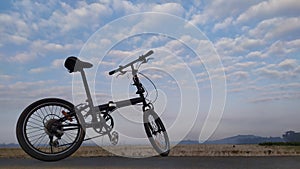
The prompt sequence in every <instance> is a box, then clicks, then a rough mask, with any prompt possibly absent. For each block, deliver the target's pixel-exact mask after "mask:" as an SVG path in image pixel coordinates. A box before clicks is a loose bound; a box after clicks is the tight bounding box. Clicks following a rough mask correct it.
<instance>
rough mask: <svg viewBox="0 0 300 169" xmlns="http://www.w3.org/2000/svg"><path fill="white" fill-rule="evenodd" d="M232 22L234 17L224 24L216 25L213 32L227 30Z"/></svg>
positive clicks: (227, 19)
mask: <svg viewBox="0 0 300 169" xmlns="http://www.w3.org/2000/svg"><path fill="white" fill-rule="evenodd" d="M232 21H233V18H232V17H228V18H226V19H225V20H224V21H223V22H220V23H216V24H215V26H214V28H213V31H214V32H215V31H218V30H222V29H225V28H227V27H228V26H229V25H231V24H232Z"/></svg>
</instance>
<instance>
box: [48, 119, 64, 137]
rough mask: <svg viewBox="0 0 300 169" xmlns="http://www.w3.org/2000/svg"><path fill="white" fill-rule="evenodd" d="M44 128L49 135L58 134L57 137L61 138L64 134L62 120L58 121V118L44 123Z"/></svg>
mask: <svg viewBox="0 0 300 169" xmlns="http://www.w3.org/2000/svg"><path fill="white" fill-rule="evenodd" d="M44 127H45V128H44V130H45V132H46V133H47V134H48V135H49V136H56V137H57V138H61V136H62V135H63V134H64V132H63V130H62V127H61V122H58V120H56V119H50V120H48V121H47V122H46V123H45V124H44Z"/></svg>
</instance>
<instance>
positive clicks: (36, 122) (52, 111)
mask: <svg viewBox="0 0 300 169" xmlns="http://www.w3.org/2000/svg"><path fill="white" fill-rule="evenodd" d="M71 111H74V106H73V104H72V103H70V102H67V101H65V100H62V99H57V98H49V99H42V100H39V101H36V102H34V103H32V104H31V105H29V106H28V107H27V108H26V109H25V110H24V111H23V112H22V114H21V116H20V117H19V120H18V123H17V128H16V134H17V139H18V142H19V144H20V146H21V147H22V149H23V150H24V151H25V152H26V153H27V154H29V155H30V156H31V157H33V158H36V159H38V160H42V161H57V160H61V159H63V158H66V157H68V156H70V155H71V154H72V153H74V152H75V151H76V150H77V149H78V148H79V147H80V145H81V143H82V141H83V139H84V136H85V132H84V130H83V128H82V127H81V125H80V123H79V118H80V117H78V116H77V115H75V116H74V117H68V118H66V120H64V121H62V120H61V119H62V118H63V117H64V116H65V114H66V113H68V112H71Z"/></svg>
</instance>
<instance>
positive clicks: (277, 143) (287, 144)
mask: <svg viewBox="0 0 300 169" xmlns="http://www.w3.org/2000/svg"><path fill="white" fill-rule="evenodd" d="M258 145H260V146H300V142H264V143H259V144H258Z"/></svg>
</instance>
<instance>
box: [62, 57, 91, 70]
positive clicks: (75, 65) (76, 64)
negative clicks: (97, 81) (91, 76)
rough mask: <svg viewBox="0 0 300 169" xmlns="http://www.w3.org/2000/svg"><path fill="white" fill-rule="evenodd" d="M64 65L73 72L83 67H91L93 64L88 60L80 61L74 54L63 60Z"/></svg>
mask: <svg viewBox="0 0 300 169" xmlns="http://www.w3.org/2000/svg"><path fill="white" fill-rule="evenodd" d="M65 67H66V68H67V69H68V71H69V72H70V73H73V72H78V71H81V70H83V69H84V68H91V67H93V64H91V63H89V62H84V61H81V60H80V59H78V58H77V57H75V56H70V57H68V58H67V59H66V61H65Z"/></svg>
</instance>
